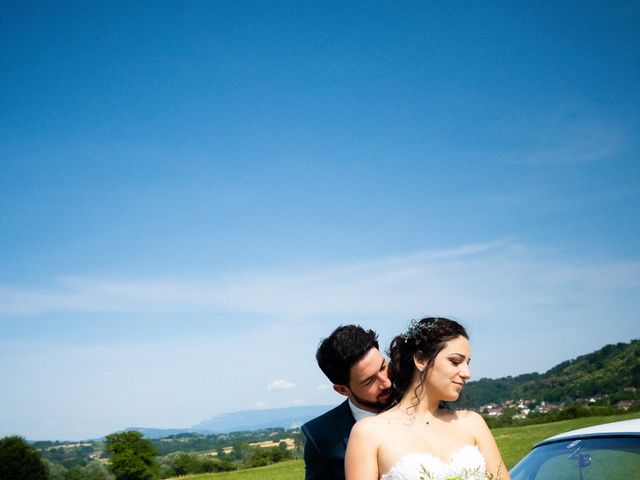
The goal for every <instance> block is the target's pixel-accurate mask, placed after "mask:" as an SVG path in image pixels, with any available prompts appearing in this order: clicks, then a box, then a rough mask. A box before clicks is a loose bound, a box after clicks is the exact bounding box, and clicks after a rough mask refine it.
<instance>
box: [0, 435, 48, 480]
mask: <svg viewBox="0 0 640 480" xmlns="http://www.w3.org/2000/svg"><path fill="white" fill-rule="evenodd" d="M47 478H48V471H47V466H46V464H45V463H44V461H43V460H42V458H41V457H40V453H39V452H38V451H37V450H36V449H35V448H33V447H32V446H31V445H29V444H28V443H27V442H26V441H25V440H24V439H23V438H22V437H17V436H13V437H4V438H2V439H0V480H47Z"/></svg>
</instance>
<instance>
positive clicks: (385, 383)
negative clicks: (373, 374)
mask: <svg viewBox="0 0 640 480" xmlns="http://www.w3.org/2000/svg"><path fill="white" fill-rule="evenodd" d="M381 377H382V378H381V379H380V382H379V383H378V386H379V388H380V390H387V389H389V388H391V380H390V379H389V376H388V375H387V374H386V373H382V374H381Z"/></svg>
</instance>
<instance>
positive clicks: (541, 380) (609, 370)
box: [459, 340, 640, 407]
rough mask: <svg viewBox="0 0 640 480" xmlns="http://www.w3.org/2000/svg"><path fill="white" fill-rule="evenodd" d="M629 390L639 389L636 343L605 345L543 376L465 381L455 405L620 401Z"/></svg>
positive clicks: (638, 346)
mask: <svg viewBox="0 0 640 480" xmlns="http://www.w3.org/2000/svg"><path fill="white" fill-rule="evenodd" d="M629 387H635V388H636V389H640V340H632V341H631V342H630V343H617V344H615V345H613V344H612V345H607V346H605V347H603V348H601V349H600V350H598V351H596V352H593V353H589V354H587V355H582V356H580V357H577V358H575V359H573V360H567V361H565V362H562V363H560V364H558V365H556V366H555V367H553V368H552V369H550V370H549V371H547V372H546V373H543V374H539V373H527V374H524V375H518V376H516V377H503V378H497V379H489V378H482V379H480V380H478V381H472V382H469V383H468V384H467V385H465V389H464V394H463V397H462V398H461V399H460V401H459V404H460V405H461V406H465V407H480V406H482V405H486V404H488V403H492V402H493V403H501V402H502V401H504V400H510V399H513V400H517V399H521V398H522V399H532V400H537V401H542V400H544V401H547V402H560V401H574V400H576V399H580V398H586V397H592V396H597V395H605V394H606V395H608V396H609V397H610V398H612V399H622V398H629V397H630V396H631V397H633V396H635V395H636V394H634V393H630V392H629V391H628V389H629ZM625 389H627V390H625Z"/></svg>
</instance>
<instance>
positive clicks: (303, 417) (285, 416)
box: [127, 405, 333, 438]
mask: <svg viewBox="0 0 640 480" xmlns="http://www.w3.org/2000/svg"><path fill="white" fill-rule="evenodd" d="M331 408H333V406H332V405H312V406H303V407H288V408H266V409H262V410H242V411H239V412H231V413H223V414H220V415H216V416H215V417H212V418H210V419H209V420H205V421H203V422H200V423H198V424H197V425H194V426H193V427H191V428H184V429H175V428H172V429H163V428H144V427H131V428H128V429H127V430H137V431H138V432H140V433H142V434H143V435H144V436H145V437H147V438H163V437H168V436H170V435H179V434H182V433H204V434H213V433H230V432H240V431H255V430H262V429H265V428H295V427H299V426H300V425H302V424H303V423H305V422H307V421H308V420H311V419H312V418H315V417H317V416H318V415H320V414H322V413H324V412H326V411H327V410H329V409H331Z"/></svg>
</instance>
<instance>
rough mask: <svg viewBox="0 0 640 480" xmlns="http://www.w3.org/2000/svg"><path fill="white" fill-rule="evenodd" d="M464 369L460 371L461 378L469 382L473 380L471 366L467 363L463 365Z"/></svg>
mask: <svg viewBox="0 0 640 480" xmlns="http://www.w3.org/2000/svg"><path fill="white" fill-rule="evenodd" d="M461 366H462V368H461V369H460V377H462V378H464V379H465V380H468V379H470V378H471V370H470V369H469V365H467V364H466V363H463V364H461Z"/></svg>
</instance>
